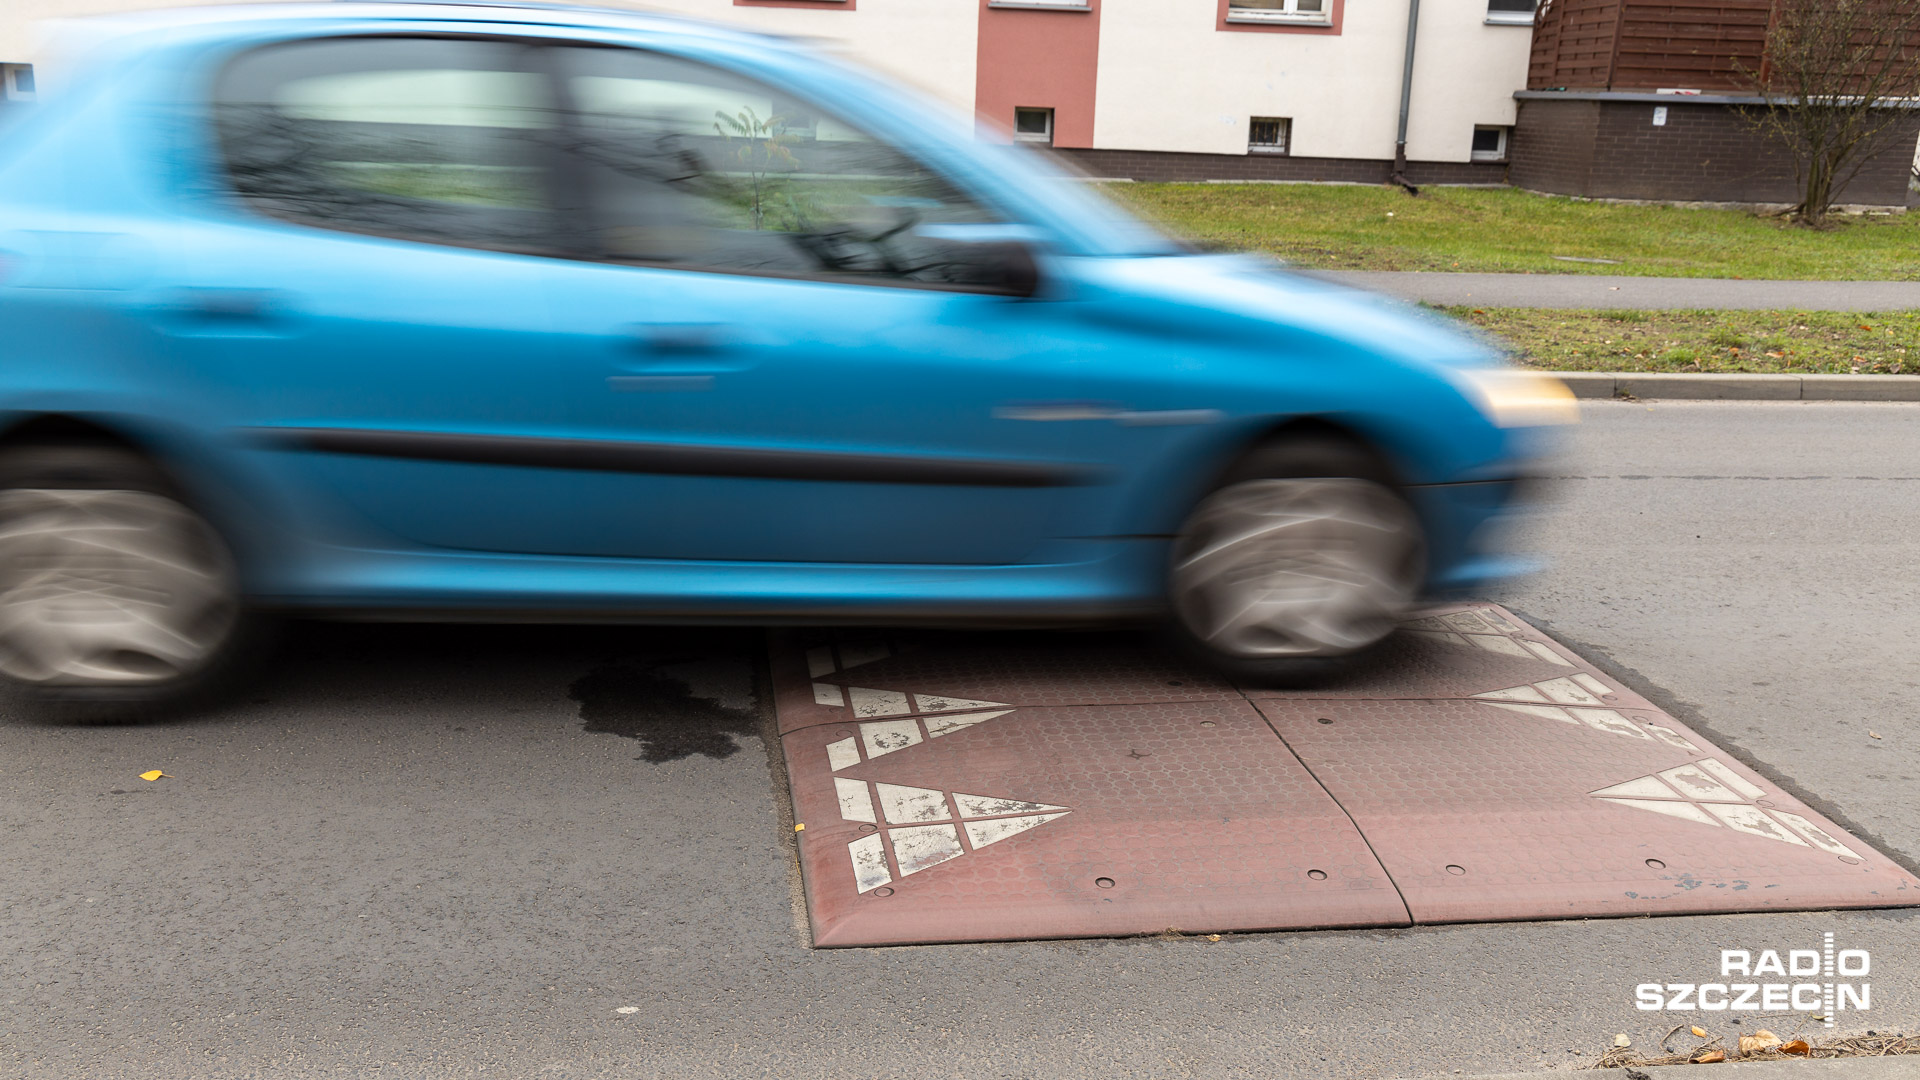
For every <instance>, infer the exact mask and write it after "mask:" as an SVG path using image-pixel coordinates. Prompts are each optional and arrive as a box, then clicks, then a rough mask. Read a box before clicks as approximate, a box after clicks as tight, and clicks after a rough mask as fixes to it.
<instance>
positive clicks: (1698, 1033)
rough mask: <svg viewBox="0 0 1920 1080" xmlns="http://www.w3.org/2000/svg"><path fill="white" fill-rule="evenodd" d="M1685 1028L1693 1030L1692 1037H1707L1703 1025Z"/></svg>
mask: <svg viewBox="0 0 1920 1080" xmlns="http://www.w3.org/2000/svg"><path fill="white" fill-rule="evenodd" d="M1687 1030H1688V1031H1691V1032H1693V1037H1694V1038H1696V1039H1704V1038H1706V1037H1707V1029H1706V1028H1703V1027H1690V1028H1688V1029H1687Z"/></svg>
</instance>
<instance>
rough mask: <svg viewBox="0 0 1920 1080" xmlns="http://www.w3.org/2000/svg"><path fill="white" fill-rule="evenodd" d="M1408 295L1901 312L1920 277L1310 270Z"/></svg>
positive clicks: (1919, 303) (1478, 301) (1559, 304)
mask: <svg viewBox="0 0 1920 1080" xmlns="http://www.w3.org/2000/svg"><path fill="white" fill-rule="evenodd" d="M1302 272H1303V273H1307V274H1309V275H1311V276H1314V277H1319V278H1325V279H1327V280H1329V281H1337V282H1339V283H1340V284H1343V285H1351V286H1353V287H1355V288H1359V289H1371V290H1373V291H1374V292H1383V293H1386V294H1388V295H1390V296H1398V297H1400V298H1402V299H1404V300H1424V301H1426V302H1427V303H1431V304H1472V305H1474V306H1476V307H1483V306H1484V307H1542V308H1669V309H1671V308H1721V309H1736V308H1737V309H1746V310H1754V309H1773V308H1784V309H1797V310H1801V311H1895V310H1900V309H1905V308H1920V281H1747V280H1742V279H1735V278H1662V277H1612V276H1600V275H1594V274H1436V273H1428V272H1425V271H1413V272H1390V271H1377V270H1305V271H1302Z"/></svg>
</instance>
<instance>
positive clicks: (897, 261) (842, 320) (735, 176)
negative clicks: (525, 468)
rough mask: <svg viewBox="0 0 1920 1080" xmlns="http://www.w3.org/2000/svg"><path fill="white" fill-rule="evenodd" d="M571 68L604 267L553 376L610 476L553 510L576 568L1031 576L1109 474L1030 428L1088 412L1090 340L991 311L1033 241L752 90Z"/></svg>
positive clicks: (573, 287)
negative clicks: (924, 567)
mask: <svg viewBox="0 0 1920 1080" xmlns="http://www.w3.org/2000/svg"><path fill="white" fill-rule="evenodd" d="M553 57H554V63H553V67H554V70H555V71H556V74H557V76H558V78H559V80H560V81H559V86H560V94H559V97H560V99H561V100H562V101H563V102H565V103H566V108H567V110H568V113H569V116H570V117H571V118H572V130H571V134H570V145H571V146H572V147H573V148H574V152H575V155H576V157H575V161H576V163H577V165H578V172H577V174H576V175H577V178H578V181H579V186H580V188H581V190H582V191H583V193H584V195H585V197H586V199H587V201H588V213H589V218H588V224H587V228H586V229H585V230H584V232H585V234H586V236H587V237H588V242H589V245H590V248H591V252H592V254H593V256H594V257H595V258H594V260H593V261H580V262H577V263H573V264H570V265H566V266H562V267H559V268H557V270H556V274H555V278H554V288H555V291H554V294H553V297H554V300H553V302H554V307H555V310H556V316H557V318H558V319H559V321H560V323H561V329H560V330H559V332H558V334H557V336H556V347H557V348H558V350H559V353H560V360H559V363H558V364H557V370H558V371H559V372H561V373H563V377H564V378H566V379H568V380H571V387H572V389H571V391H570V392H571V393H572V394H573V395H576V396H575V398H574V400H575V402H576V411H575V413H574V416H575V419H576V422H577V425H578V434H579V436H580V437H581V438H584V439H591V440H593V441H594V442H595V443H597V444H601V445H603V446H604V449H605V451H606V453H607V454H608V455H609V457H608V460H607V469H606V471H605V472H603V473H601V474H600V475H599V476H597V477H592V478H587V479H585V480H583V481H582V482H581V486H576V487H575V488H574V490H575V491H576V492H578V491H582V490H587V491H591V492H592V494H591V495H589V496H588V497H586V498H582V499H578V500H569V501H568V502H567V503H566V504H565V505H562V504H561V503H560V500H559V499H558V497H556V498H555V500H554V503H553V505H551V506H549V507H548V508H547V510H548V513H549V514H550V515H552V516H554V517H564V518H566V519H568V520H569V521H571V522H572V523H573V524H572V526H571V537H570V539H569V540H568V544H567V547H566V549H565V550H566V551H567V552H568V553H575V554H598V555H615V556H643V557H656V558H672V559H732V560H764V561H805V562H817V561H831V562H856V563H967V564H983V563H1014V562H1021V561H1024V560H1027V559H1029V558H1032V557H1036V553H1037V552H1038V551H1039V550H1040V546H1041V545H1042V543H1043V541H1045V540H1046V539H1047V538H1049V537H1053V536H1057V535H1060V534H1062V533H1063V532H1068V531H1071V530H1072V525H1071V522H1072V521H1073V520H1074V518H1075V516H1076V514H1078V513H1081V512H1083V511H1084V508H1085V504H1086V502H1087V500H1088V499H1090V498H1092V497H1094V492H1095V489H1096V488H1097V487H1098V486H1099V485H1100V483H1101V481H1102V480H1103V479H1104V478H1105V477H1104V475H1103V468H1102V459H1103V458H1104V457H1105V456H1106V453H1107V451H1108V450H1109V449H1110V448H1108V447H1103V446H1102V445H1100V440H1099V439H1097V438H1088V437H1087V435H1088V433H1087V432H1085V431H1080V432H1074V431H1070V430H1069V429H1070V428H1071V427H1073V426H1074V425H1061V424H1046V423H1033V422H1029V421H1028V420H1027V419H1025V417H1026V416H1027V415H1030V414H1031V413H1032V411H1033V404H1034V403H1036V402H1038V403H1054V404H1056V405H1058V404H1059V403H1062V402H1066V401H1070V400H1072V399H1074V398H1075V397H1076V395H1078V394H1079V393H1080V392H1081V389H1082V388H1083V387H1084V386H1085V384H1086V382H1085V369H1086V365H1087V364H1088V362H1089V359H1090V354H1089V352H1088V350H1087V349H1086V348H1084V347H1083V346H1080V345H1077V344H1076V343H1075V342H1076V340H1077V338H1076V336H1075V332H1076V330H1077V332H1078V333H1079V334H1080V335H1081V336H1084V334H1085V328H1084V327H1074V326H1071V325H1070V324H1069V320H1068V319H1067V317H1066V315H1065V314H1064V313H1063V310H1062V308H1063V306H1062V305H1060V304H1056V303H1050V302H1046V301H1030V300H1022V299H1017V298H1010V297H1008V296H1005V295H993V294H991V293H990V292H987V291H983V289H982V286H983V285H985V284H990V283H988V282H987V281H986V280H985V279H987V278H990V277H991V276H992V274H993V272H994V267H993V265H992V263H993V261H994V259H995V258H996V257H999V258H1002V259H1004V256H1003V255H995V254H992V253H995V252H997V251H999V249H996V248H995V247H994V246H993V245H991V244H984V243H969V242H967V241H968V240H975V241H979V240H987V239H991V238H993V237H996V236H998V237H1000V238H1003V239H1004V238H1005V237H1008V236H1011V235H1015V234H1017V233H1018V232H1019V231H1020V230H1019V229H1018V227H1016V226H1014V225H1012V224H1011V223H1008V222H1006V221H1005V220H1003V218H1002V216H1001V215H999V214H997V213H995V212H993V211H992V210H989V209H988V208H986V207H985V206H983V205H982V204H981V203H980V202H979V201H978V200H976V199H973V198H970V197H968V196H967V195H965V194H963V193H962V192H961V191H959V190H958V189H957V188H956V187H955V186H954V185H953V184H951V183H949V182H947V181H945V180H943V179H942V178H941V177H940V176H938V175H937V174H935V173H933V172H932V171H930V170H928V169H927V168H925V167H924V166H922V165H921V164H919V163H918V162H916V161H915V160H914V159H913V158H911V157H909V156H908V155H906V154H904V153H902V152H901V151H899V150H897V149H895V148H893V147H892V146H890V145H888V144H887V143H885V142H883V141H881V140H878V139H875V138H873V137H870V136H868V135H867V134H865V133H863V132H861V131H859V130H857V129H855V128H853V127H851V126H849V125H847V124H845V123H842V122H840V121H839V120H837V119H836V118H834V117H833V116H831V115H829V114H828V113H826V112H825V111H824V110H821V109H819V108H816V107H813V106H811V105H809V104H807V103H806V102H803V101H799V100H796V99H795V98H793V97H791V96H787V95H783V94H780V93H777V92H775V91H771V90H768V89H766V88H764V87H762V86H761V85H759V84H758V83H756V82H755V81H753V80H749V79H746V78H742V77H740V76H738V75H735V74H732V73H729V72H725V71H722V70H719V69H717V68H713V67H710V66H706V65H703V64H698V63H693V62H690V61H688V60H684V59H680V58H675V57H671V56H666V55H662V54H658V53H653V52H647V51H642V50H634V49H607V48H563V49H555V50H553ZM1023 409H1025V412H1024V413H1023V411H1022V410H1023ZM1076 436H1078V438H1076ZM518 542H519V543H521V544H532V543H536V542H537V540H536V538H535V537H534V536H533V535H532V534H531V533H529V535H527V536H526V537H524V538H522V539H521V540H519V541H518Z"/></svg>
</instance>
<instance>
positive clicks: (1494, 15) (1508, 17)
mask: <svg viewBox="0 0 1920 1080" xmlns="http://www.w3.org/2000/svg"><path fill="white" fill-rule="evenodd" d="M1539 14H1540V0H1533V5H1532V6H1531V7H1529V8H1527V10H1525V11H1495V10H1494V9H1493V4H1492V2H1491V0H1489V2H1488V4H1487V13H1486V24H1487V25H1488V26H1532V25H1533V23H1534V20H1535V19H1536V18H1538V17H1539Z"/></svg>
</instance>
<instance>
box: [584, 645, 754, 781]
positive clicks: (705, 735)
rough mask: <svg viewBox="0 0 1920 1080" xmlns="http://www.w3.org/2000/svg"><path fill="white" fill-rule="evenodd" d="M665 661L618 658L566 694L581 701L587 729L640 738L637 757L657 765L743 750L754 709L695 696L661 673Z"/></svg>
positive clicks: (690, 688)
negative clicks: (742, 740)
mask: <svg viewBox="0 0 1920 1080" xmlns="http://www.w3.org/2000/svg"><path fill="white" fill-rule="evenodd" d="M668 666H671V664H670V662H667V663H652V664H640V663H635V662H631V661H616V662H613V663H608V664H602V665H600V666H599V667H597V668H594V669H593V670H592V671H589V672H587V673H586V674H585V675H583V676H581V677H580V678H579V679H576V680H575V681H574V683H573V686H571V687H570V688H568V690H567V696H568V697H570V698H572V699H573V700H575V701H577V702H579V703H580V719H582V720H584V721H586V723H585V724H584V725H583V727H584V730H586V731H589V732H594V733H597V734H604V735H619V736H621V737H623V738H628V739H638V740H640V743H641V751H640V757H639V759H638V760H641V761H650V762H654V763H655V764H658V763H660V762H666V761H678V760H680V759H681V758H685V757H691V756H693V755H694V754H705V755H706V756H708V757H710V758H723V757H727V756H729V755H731V754H734V753H736V752H738V751H739V749H740V744H739V743H738V742H736V741H735V739H734V736H736V735H753V734H756V733H757V730H758V719H757V717H755V715H754V713H753V711H752V710H751V709H736V708H729V707H728V706H725V705H722V704H720V703H718V702H716V701H713V700H711V699H708V698H704V697H696V696H694V693H693V688H692V687H691V686H689V685H688V684H687V683H686V682H685V681H684V680H682V679H678V678H675V677H674V676H672V675H670V674H667V673H665V672H663V671H662V670H661V669H662V668H664V667H668Z"/></svg>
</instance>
